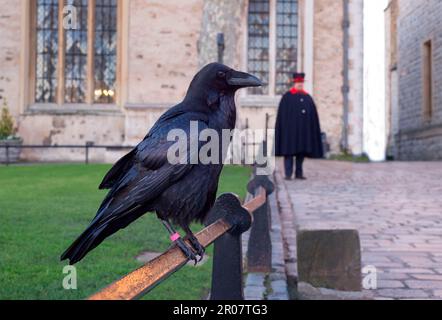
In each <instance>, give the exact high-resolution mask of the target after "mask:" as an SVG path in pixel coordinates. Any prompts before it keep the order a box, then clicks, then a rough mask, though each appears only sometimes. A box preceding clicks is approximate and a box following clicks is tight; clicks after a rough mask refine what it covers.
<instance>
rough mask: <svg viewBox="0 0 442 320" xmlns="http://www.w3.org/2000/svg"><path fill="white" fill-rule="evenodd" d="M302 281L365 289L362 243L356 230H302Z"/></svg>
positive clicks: (299, 261)
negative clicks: (363, 284)
mask: <svg viewBox="0 0 442 320" xmlns="http://www.w3.org/2000/svg"><path fill="white" fill-rule="evenodd" d="M297 248H298V274H299V281H300V282H306V283H309V284H311V285H313V286H314V287H317V288H327V289H333V290H340V291H361V290H362V275H361V246H360V240H359V233H358V232H357V231H356V230H301V231H299V232H298V235H297Z"/></svg>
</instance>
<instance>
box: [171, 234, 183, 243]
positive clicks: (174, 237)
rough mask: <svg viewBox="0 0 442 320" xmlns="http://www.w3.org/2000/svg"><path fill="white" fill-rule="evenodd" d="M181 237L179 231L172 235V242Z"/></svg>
mask: <svg viewBox="0 0 442 320" xmlns="http://www.w3.org/2000/svg"><path fill="white" fill-rule="evenodd" d="M180 238H181V236H180V234H179V233H178V232H177V233H175V234H173V235H171V236H170V240H171V241H172V242H175V241H177V240H178V239H180Z"/></svg>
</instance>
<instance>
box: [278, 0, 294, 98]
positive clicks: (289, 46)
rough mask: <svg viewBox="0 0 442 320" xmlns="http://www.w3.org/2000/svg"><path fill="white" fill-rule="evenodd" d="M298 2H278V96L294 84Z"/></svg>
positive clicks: (279, 0)
mask: <svg viewBox="0 0 442 320" xmlns="http://www.w3.org/2000/svg"><path fill="white" fill-rule="evenodd" d="M297 48H298V1H297V0H278V1H277V5H276V94H284V93H285V92H286V91H287V88H288V87H289V86H290V84H291V82H292V75H293V73H294V72H295V71H296V68H297V57H298V50H297Z"/></svg>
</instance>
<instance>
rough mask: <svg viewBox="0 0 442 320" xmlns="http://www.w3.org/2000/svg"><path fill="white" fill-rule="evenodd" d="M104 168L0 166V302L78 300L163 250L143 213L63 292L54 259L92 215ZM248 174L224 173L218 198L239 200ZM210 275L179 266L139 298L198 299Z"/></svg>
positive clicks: (159, 231) (159, 232) (162, 235)
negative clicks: (230, 194)
mask: <svg viewBox="0 0 442 320" xmlns="http://www.w3.org/2000/svg"><path fill="white" fill-rule="evenodd" d="M108 169H109V166H108V165H90V166H85V165H35V166H13V167H0V300H5V299H6V300H8V299H62V300H71V299H84V298H86V297H88V296H89V295H90V294H92V293H95V292H96V291H97V290H99V289H101V288H103V287H105V286H106V285H108V284H109V283H111V282H113V281H114V280H116V279H118V278H120V277H121V276H123V275H125V274H126V273H127V272H129V271H131V270H133V269H134V268H136V267H138V266H140V263H139V262H138V261H137V260H136V259H135V257H136V256H137V255H138V254H140V253H142V252H144V251H154V252H161V251H163V250H165V249H167V248H168V246H169V245H170V243H169V240H168V235H167V232H166V231H165V229H164V228H163V226H162V225H161V223H159V222H158V221H157V219H156V217H154V215H151V214H148V215H145V216H144V217H142V218H141V219H139V220H138V221H136V222H135V223H134V224H132V225H131V226H129V227H128V228H127V229H125V230H123V231H120V232H118V233H117V234H116V235H114V236H112V237H110V238H109V239H107V240H106V241H105V242H104V243H103V244H102V245H100V246H99V247H98V248H97V249H95V250H94V251H92V252H91V253H90V254H89V255H88V256H87V257H86V258H85V259H84V260H83V261H82V262H80V263H79V264H78V265H77V266H76V267H77V274H78V289H77V290H65V289H63V287H62V281H63V278H64V277H65V275H64V274H63V267H64V266H65V263H61V262H59V256H60V254H61V253H62V252H63V251H64V249H66V248H67V247H68V246H69V245H70V244H71V242H72V241H73V240H74V239H75V238H76V237H77V236H78V235H79V234H80V233H81V232H82V231H83V230H84V229H85V227H86V226H87V225H88V223H89V222H90V220H91V219H92V218H93V216H94V215H95V210H96V209H97V208H98V206H99V204H100V202H101V200H102V199H103V197H104V195H105V193H104V192H102V191H98V190H97V186H98V184H99V183H100V181H101V179H102V177H103V176H104V174H105V173H106V171H107V170H108ZM249 174H250V170H249V169H248V168H241V167H226V168H225V169H224V172H223V176H222V179H221V183H220V188H219V192H220V193H224V192H234V193H236V194H238V195H240V196H241V197H244V195H245V190H246V183H247V181H248V178H249ZM199 228H200V226H195V227H194V230H195V229H196V230H197V229H199ZM211 252H212V251H211V250H210V249H209V251H208V253H209V255H210V254H211ZM210 276H211V259H209V261H208V262H207V263H206V264H204V265H202V266H199V267H191V266H186V267H185V268H183V269H182V270H181V271H180V272H178V273H176V274H175V275H173V276H172V277H171V278H169V279H168V280H166V281H165V282H163V283H162V284H161V285H160V286H159V287H157V288H156V289H155V290H154V291H152V292H151V293H150V294H149V295H147V296H146V299H176V300H180V299H186V300H194V299H201V298H202V297H204V296H205V295H206V294H207V292H208V290H209V288H210Z"/></svg>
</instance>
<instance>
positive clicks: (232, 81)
mask: <svg viewBox="0 0 442 320" xmlns="http://www.w3.org/2000/svg"><path fill="white" fill-rule="evenodd" d="M227 83H228V84H229V85H230V86H235V87H239V88H246V87H261V86H262V82H261V80H259V79H258V78H257V77H255V76H252V75H251V74H248V73H245V72H239V71H233V72H232V73H231V74H230V77H229V78H228V79H227Z"/></svg>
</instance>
